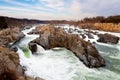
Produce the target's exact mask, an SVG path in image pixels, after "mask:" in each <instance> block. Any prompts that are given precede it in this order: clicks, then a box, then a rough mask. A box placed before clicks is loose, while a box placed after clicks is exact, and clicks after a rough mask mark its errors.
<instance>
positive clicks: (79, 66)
mask: <svg viewBox="0 0 120 80" xmlns="http://www.w3.org/2000/svg"><path fill="white" fill-rule="evenodd" d="M35 27H36V26H33V27H32V28H30V29H26V30H23V31H22V32H23V33H24V34H25V38H23V39H22V40H21V41H20V42H19V43H18V44H17V45H16V46H17V47H18V51H17V52H18V54H19V56H20V64H21V65H22V66H24V67H25V74H26V75H28V76H32V77H41V78H43V79H45V80H120V44H116V45H111V44H105V43H96V44H95V46H96V48H97V49H98V51H99V52H100V54H101V55H102V56H103V57H104V58H105V60H106V67H103V68H88V67H86V66H85V65H84V64H83V63H82V62H81V61H80V60H79V59H78V58H77V57H76V56H75V55H74V54H73V53H72V52H71V51H69V50H67V49H64V48H62V49H50V50H44V48H42V47H41V46H40V45H37V46H38V47H39V50H38V51H37V52H39V55H33V54H32V53H31V51H30V50H29V49H28V43H29V42H30V41H32V40H34V39H35V38H37V37H39V35H28V34H27V33H28V32H30V31H31V30H32V29H35ZM57 27H58V26H57ZM62 27H64V28H68V27H71V26H68V25H64V26H62ZM72 28H74V27H73V26H72ZM78 29H79V28H78ZM81 31H83V32H84V30H82V29H81ZM76 33H77V32H74V33H73V34H76ZM114 35H116V34H114ZM118 35H119V34H118ZM96 39H97V37H96ZM93 41H95V40H93ZM26 53H27V55H29V56H26V55H25V54H26Z"/></svg>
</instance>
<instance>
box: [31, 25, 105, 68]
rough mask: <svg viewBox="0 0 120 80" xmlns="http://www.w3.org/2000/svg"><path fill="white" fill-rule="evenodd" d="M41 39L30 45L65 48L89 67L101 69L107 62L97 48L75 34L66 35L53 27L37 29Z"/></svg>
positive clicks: (61, 30)
mask: <svg viewBox="0 0 120 80" xmlns="http://www.w3.org/2000/svg"><path fill="white" fill-rule="evenodd" d="M36 30H38V31H39V32H40V37H39V38H37V39H35V40H33V41H31V42H30V43H37V44H39V45H41V46H42V47H43V48H45V49H51V48H55V47H65V48H67V49H68V50H71V51H72V52H73V53H74V54H75V55H76V56H77V57H78V58H79V59H80V60H81V61H83V63H84V64H85V65H86V66H88V67H100V66H104V65H105V61H104V59H103V58H102V56H101V55H100V54H99V53H98V51H97V50H96V48H95V47H94V46H93V45H92V44H91V43H90V42H86V41H84V40H83V39H81V38H80V37H79V36H77V35H75V34H69V33H66V32H65V31H64V30H63V29H62V28H55V27H53V26H51V25H48V26H40V27H37V28H36Z"/></svg>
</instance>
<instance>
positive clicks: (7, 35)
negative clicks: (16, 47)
mask: <svg viewBox="0 0 120 80" xmlns="http://www.w3.org/2000/svg"><path fill="white" fill-rule="evenodd" d="M24 36H25V35H24V34H23V33H22V32H21V31H20V29H19V28H18V27H16V28H7V29H4V30H1V31H0V43H1V44H4V45H7V44H9V43H15V42H16V41H19V40H20V39H21V38H23V37H24Z"/></svg>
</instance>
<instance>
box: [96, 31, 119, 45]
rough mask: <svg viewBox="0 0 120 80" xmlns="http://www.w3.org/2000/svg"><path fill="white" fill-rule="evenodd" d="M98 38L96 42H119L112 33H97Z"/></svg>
mask: <svg viewBox="0 0 120 80" xmlns="http://www.w3.org/2000/svg"><path fill="white" fill-rule="evenodd" d="M98 37H99V39H98V40H97V41H98V42H102V43H113V44H117V43H118V42H119V39H120V38H119V37H117V36H114V35H112V34H108V33H105V34H98Z"/></svg>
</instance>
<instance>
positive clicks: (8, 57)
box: [0, 46, 25, 80]
mask: <svg viewBox="0 0 120 80" xmlns="http://www.w3.org/2000/svg"><path fill="white" fill-rule="evenodd" d="M0 80H25V77H24V70H23V69H22V67H21V65H20V64H19V56H18V54H17V53H15V52H13V51H10V49H8V48H6V47H5V46H0Z"/></svg>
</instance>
